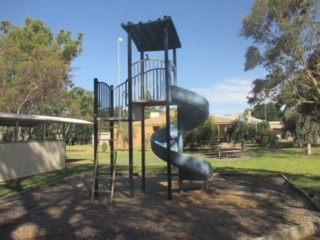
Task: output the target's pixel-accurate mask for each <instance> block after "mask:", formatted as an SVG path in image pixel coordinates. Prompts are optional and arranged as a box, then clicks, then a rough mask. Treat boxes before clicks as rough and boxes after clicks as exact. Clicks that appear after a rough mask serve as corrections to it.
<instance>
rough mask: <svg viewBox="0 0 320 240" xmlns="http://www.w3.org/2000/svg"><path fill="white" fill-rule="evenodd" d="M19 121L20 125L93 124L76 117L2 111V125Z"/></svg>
mask: <svg viewBox="0 0 320 240" xmlns="http://www.w3.org/2000/svg"><path fill="white" fill-rule="evenodd" d="M17 121H18V123H19V126H32V125H35V124H38V123H70V124H85V125H92V124H93V123H92V122H89V121H86V120H82V119H75V118H64V117H51V116H43V115H31V114H17V113H5V112H0V126H14V125H15V123H16V122H17Z"/></svg>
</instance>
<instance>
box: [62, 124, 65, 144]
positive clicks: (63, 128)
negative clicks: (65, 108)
mask: <svg viewBox="0 0 320 240" xmlns="http://www.w3.org/2000/svg"><path fill="white" fill-rule="evenodd" d="M62 138H63V141H66V124H65V123H63V124H62Z"/></svg>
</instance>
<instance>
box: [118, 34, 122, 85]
mask: <svg viewBox="0 0 320 240" xmlns="http://www.w3.org/2000/svg"><path fill="white" fill-rule="evenodd" d="M120 42H122V38H121V37H119V38H118V85H120Z"/></svg>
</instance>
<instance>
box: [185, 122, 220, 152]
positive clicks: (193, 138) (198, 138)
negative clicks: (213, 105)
mask: <svg viewBox="0 0 320 240" xmlns="http://www.w3.org/2000/svg"><path fill="white" fill-rule="evenodd" d="M217 137H218V128H217V126H216V125H215V124H214V121H213V120H212V118H208V119H207V120H206V121H205V122H204V123H202V124H201V125H200V126H198V127H197V128H195V129H193V130H191V131H189V132H187V133H186V134H185V136H184V142H185V145H190V146H191V148H193V146H194V145H196V146H212V145H214V144H215V143H216V141H217Z"/></svg>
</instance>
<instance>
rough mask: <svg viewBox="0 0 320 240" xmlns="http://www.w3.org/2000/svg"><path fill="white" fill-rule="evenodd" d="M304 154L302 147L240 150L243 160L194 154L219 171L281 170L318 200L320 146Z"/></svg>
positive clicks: (243, 172)
mask: <svg viewBox="0 0 320 240" xmlns="http://www.w3.org/2000/svg"><path fill="white" fill-rule="evenodd" d="M312 151H313V154H312V155H310V156H307V155H305V154H304V152H303V150H302V149H301V148H278V149H272V150H270V149H260V148H258V149H254V150H247V151H245V152H244V153H243V156H244V159H239V160H237V159H236V158H235V159H234V160H232V161H226V160H219V159H213V158H211V157H210V155H208V154H207V153H206V152H198V153H196V154H195V153H193V154H195V155H198V156H199V157H200V156H201V157H204V158H205V159H207V160H209V161H210V162H211V164H212V166H213V167H214V168H215V171H216V172H218V173H240V174H254V173H282V174H284V175H285V176H286V177H288V179H289V180H290V181H291V182H292V183H294V184H295V186H297V187H298V188H300V189H302V190H304V191H305V192H306V193H307V194H309V196H311V197H313V198H314V199H316V200H317V201H320V147H314V148H313V149H312Z"/></svg>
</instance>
